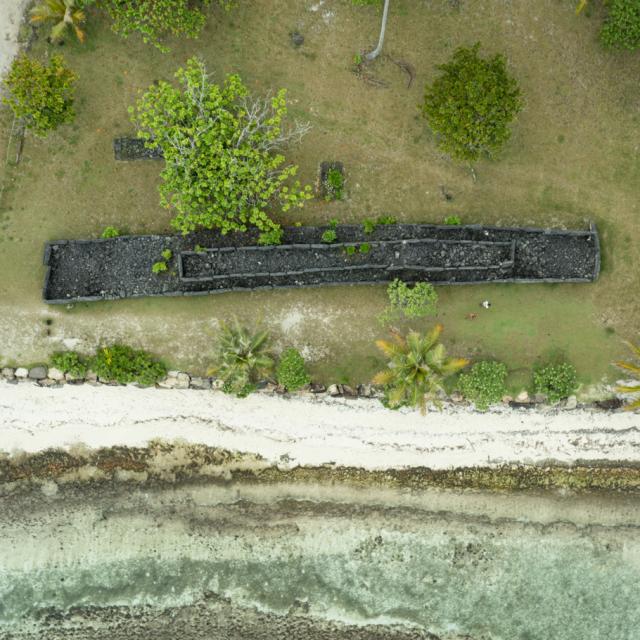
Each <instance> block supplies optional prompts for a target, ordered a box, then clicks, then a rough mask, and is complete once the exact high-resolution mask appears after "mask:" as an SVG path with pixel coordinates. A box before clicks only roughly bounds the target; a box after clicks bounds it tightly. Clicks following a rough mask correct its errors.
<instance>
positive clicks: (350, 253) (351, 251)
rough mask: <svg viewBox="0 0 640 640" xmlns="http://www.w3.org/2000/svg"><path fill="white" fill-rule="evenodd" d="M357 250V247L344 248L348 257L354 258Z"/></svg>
mask: <svg viewBox="0 0 640 640" xmlns="http://www.w3.org/2000/svg"><path fill="white" fill-rule="evenodd" d="M356 251H357V249H356V247H355V245H353V244H350V245H349V246H348V247H345V248H344V252H345V253H346V254H347V255H348V256H353V255H355V253H356Z"/></svg>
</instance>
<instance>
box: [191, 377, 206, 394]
mask: <svg viewBox="0 0 640 640" xmlns="http://www.w3.org/2000/svg"><path fill="white" fill-rule="evenodd" d="M189 386H190V387H191V388H192V389H199V390H203V391H206V390H209V389H211V379H210V378H200V377H198V376H194V377H193V378H191V382H190V384H189Z"/></svg>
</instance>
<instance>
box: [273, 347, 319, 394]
mask: <svg viewBox="0 0 640 640" xmlns="http://www.w3.org/2000/svg"><path fill="white" fill-rule="evenodd" d="M276 380H277V381H278V384H280V385H282V386H283V387H285V388H286V389H288V390H289V391H297V390H298V389H300V388H302V387H304V386H305V385H306V384H309V383H310V382H311V378H310V377H309V374H308V373H307V370H306V369H305V366H304V358H303V357H302V356H301V355H300V352H299V351H298V350H297V349H293V348H290V349H286V350H285V351H284V352H283V354H282V355H281V356H280V362H279V363H278V366H277V368H276Z"/></svg>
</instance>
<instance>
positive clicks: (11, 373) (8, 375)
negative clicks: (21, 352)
mask: <svg viewBox="0 0 640 640" xmlns="http://www.w3.org/2000/svg"><path fill="white" fill-rule="evenodd" d="M0 373H2V377H3V378H5V380H13V379H14V378H15V377H16V370H15V369H14V368H13V367H4V368H3V369H2V371H1V372H0Z"/></svg>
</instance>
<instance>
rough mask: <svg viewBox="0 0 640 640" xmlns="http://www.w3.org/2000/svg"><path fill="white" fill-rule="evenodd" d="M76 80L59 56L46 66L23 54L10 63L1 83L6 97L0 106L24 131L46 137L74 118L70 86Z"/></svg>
mask: <svg viewBox="0 0 640 640" xmlns="http://www.w3.org/2000/svg"><path fill="white" fill-rule="evenodd" d="M76 79H77V76H76V75H75V73H73V71H71V70H70V69H68V68H67V67H66V66H65V64H64V59H63V57H62V56H60V55H54V56H52V57H51V60H50V61H49V64H43V63H42V62H40V61H39V60H36V59H34V58H30V57H29V56H26V55H24V54H23V55H20V56H18V57H17V58H16V59H15V60H14V61H13V63H12V65H11V68H10V69H9V73H8V74H7V77H6V79H5V80H4V85H5V87H6V89H7V96H6V97H4V98H3V102H5V103H6V104H8V105H9V106H10V107H11V109H12V110H13V113H14V114H15V116H16V118H18V119H19V120H20V121H21V122H22V124H23V125H24V126H25V127H26V128H27V129H31V130H32V131H33V132H34V133H35V134H37V135H39V136H46V135H47V134H48V133H49V132H50V131H52V130H53V129H55V128H56V127H58V126H59V125H61V124H64V123H67V122H71V121H72V120H73V118H74V117H75V112H74V110H73V99H74V88H73V83H74V82H75V81H76Z"/></svg>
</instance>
